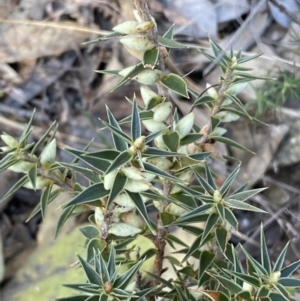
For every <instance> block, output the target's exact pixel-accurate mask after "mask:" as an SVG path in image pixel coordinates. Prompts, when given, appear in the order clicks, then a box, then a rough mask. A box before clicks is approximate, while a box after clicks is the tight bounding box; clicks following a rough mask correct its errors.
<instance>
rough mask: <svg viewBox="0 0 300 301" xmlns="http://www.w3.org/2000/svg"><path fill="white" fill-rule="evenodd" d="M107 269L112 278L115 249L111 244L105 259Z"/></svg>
mask: <svg viewBox="0 0 300 301" xmlns="http://www.w3.org/2000/svg"><path fill="white" fill-rule="evenodd" d="M107 270H108V274H109V275H110V277H111V279H112V277H113V275H116V250H115V248H114V246H113V245H112V246H111V248H110V252H109V257H108V261H107Z"/></svg>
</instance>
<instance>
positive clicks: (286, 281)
mask: <svg viewBox="0 0 300 301" xmlns="http://www.w3.org/2000/svg"><path fill="white" fill-rule="evenodd" d="M278 282H279V283H280V284H281V285H283V286H284V287H295V288H300V279H296V278H290V277H281V278H280V279H279V281H278Z"/></svg>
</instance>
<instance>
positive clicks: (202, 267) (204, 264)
mask: <svg viewBox="0 0 300 301" xmlns="http://www.w3.org/2000/svg"><path fill="white" fill-rule="evenodd" d="M215 256H216V255H215V254H214V253H211V252H209V251H203V252H201V254H200V258H199V268H198V286H201V285H202V284H203V276H204V275H206V273H205V271H206V270H207V269H208V268H209V267H210V265H211V264H212V262H213V261H214V259H215Z"/></svg>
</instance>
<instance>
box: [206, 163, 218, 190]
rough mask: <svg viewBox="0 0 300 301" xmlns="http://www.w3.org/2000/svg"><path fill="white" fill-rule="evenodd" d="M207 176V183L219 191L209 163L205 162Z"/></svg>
mask: <svg viewBox="0 0 300 301" xmlns="http://www.w3.org/2000/svg"><path fill="white" fill-rule="evenodd" d="M205 175H206V179H207V182H208V184H209V185H210V186H211V187H212V188H213V189H214V190H217V185H216V183H215V181H214V178H213V176H212V174H211V172H210V169H209V167H208V165H207V162H205Z"/></svg>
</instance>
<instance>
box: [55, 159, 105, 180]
mask: <svg viewBox="0 0 300 301" xmlns="http://www.w3.org/2000/svg"><path fill="white" fill-rule="evenodd" d="M59 164H60V165H61V166H63V167H66V168H68V169H71V170H74V171H76V172H78V173H79V174H80V175H82V176H83V177H85V178H87V179H88V180H90V181H91V182H93V183H99V182H100V177H99V175H98V174H97V173H95V172H94V171H92V170H90V169H88V168H85V167H81V166H78V165H73V164H69V163H64V162H60V163H59Z"/></svg>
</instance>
